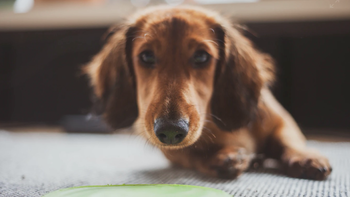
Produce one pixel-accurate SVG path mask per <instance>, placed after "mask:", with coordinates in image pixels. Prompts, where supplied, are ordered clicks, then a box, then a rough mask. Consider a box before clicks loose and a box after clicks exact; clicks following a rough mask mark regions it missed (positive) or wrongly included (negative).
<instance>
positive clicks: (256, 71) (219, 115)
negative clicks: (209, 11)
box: [211, 25, 274, 131]
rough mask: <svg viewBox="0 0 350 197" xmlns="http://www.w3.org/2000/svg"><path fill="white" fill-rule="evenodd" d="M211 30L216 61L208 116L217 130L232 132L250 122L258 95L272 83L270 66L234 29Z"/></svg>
mask: <svg viewBox="0 0 350 197" xmlns="http://www.w3.org/2000/svg"><path fill="white" fill-rule="evenodd" d="M214 30H215V34H216V36H217V39H218V40H219V42H218V43H219V46H220V49H219V54H220V59H219V61H218V64H217V68H216V73H215V84H214V92H213V95H212V100H211V112H212V114H213V120H214V122H215V123H216V124H217V126H218V127H219V128H220V129H222V130H225V131H232V130H235V129H238V128H241V127H243V126H247V125H248V124H249V122H250V121H252V120H254V118H255V116H256V112H257V105H258V101H259V97H260V91H261V89H262V88H263V86H265V85H266V86H267V85H268V83H270V82H271V81H272V80H273V73H274V72H273V64H272V63H271V61H270V59H271V58H269V56H267V55H265V54H262V53H260V52H258V51H257V50H255V49H254V47H253V46H252V44H251V42H250V41H249V40H248V39H247V38H245V37H244V36H243V35H242V34H241V33H240V32H239V31H238V30H237V29H235V28H233V27H231V26H230V25H225V27H223V26H221V25H219V26H218V27H217V28H215V29H214Z"/></svg>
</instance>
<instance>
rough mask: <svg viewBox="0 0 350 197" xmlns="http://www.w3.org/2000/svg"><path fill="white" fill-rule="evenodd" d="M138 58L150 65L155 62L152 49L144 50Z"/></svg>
mask: <svg viewBox="0 0 350 197" xmlns="http://www.w3.org/2000/svg"><path fill="white" fill-rule="evenodd" d="M139 58H140V60H141V61H142V62H143V63H145V64H147V65H152V66H153V64H155V63H156V57H155V55H154V53H153V52H152V51H144V52H142V53H141V54H140V55H139Z"/></svg>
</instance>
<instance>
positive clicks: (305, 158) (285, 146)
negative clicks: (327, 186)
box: [264, 92, 332, 180]
mask: <svg viewBox="0 0 350 197" xmlns="http://www.w3.org/2000/svg"><path fill="white" fill-rule="evenodd" d="M264 101H265V103H266V104H267V106H268V108H269V109H270V110H271V112H272V113H271V114H272V117H273V118H272V119H271V122H272V123H273V124H272V125H274V126H273V128H274V129H272V133H271V135H270V138H269V140H268V141H267V144H266V145H267V147H268V148H267V151H266V154H267V156H270V157H273V158H276V159H279V160H281V161H282V165H283V166H284V169H285V172H286V174H287V175H288V176H290V177H295V178H306V179H315V180H322V179H325V178H327V176H328V175H329V174H330V173H331V172H332V167H331V166H330V164H329V161H328V159H327V158H326V157H324V156H323V155H321V154H319V153H318V152H317V151H315V150H311V149H309V148H307V147H306V143H305V142H306V140H305V137H304V136H303V134H302V133H301V131H300V129H299V127H298V125H297V124H296V123H295V121H294V120H293V118H292V117H291V116H290V115H289V113H288V112H287V111H286V110H285V109H283V107H282V106H281V105H280V104H279V103H278V102H277V101H276V100H275V98H274V97H273V96H272V94H271V93H270V92H265V94H264Z"/></svg>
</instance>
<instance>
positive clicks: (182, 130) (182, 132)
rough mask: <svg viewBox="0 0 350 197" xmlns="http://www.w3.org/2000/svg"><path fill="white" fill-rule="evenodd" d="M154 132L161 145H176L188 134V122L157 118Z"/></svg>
mask: <svg viewBox="0 0 350 197" xmlns="http://www.w3.org/2000/svg"><path fill="white" fill-rule="evenodd" d="M154 132H155V134H156V136H157V138H158V139H159V141H161V142H162V143H164V144H178V143H180V142H181V141H182V140H183V139H184V138H185V137H186V135H187V133H188V122H187V121H186V120H184V119H178V120H169V119H167V118H158V119H156V121H155V122H154Z"/></svg>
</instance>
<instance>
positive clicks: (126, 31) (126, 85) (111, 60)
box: [83, 26, 138, 129]
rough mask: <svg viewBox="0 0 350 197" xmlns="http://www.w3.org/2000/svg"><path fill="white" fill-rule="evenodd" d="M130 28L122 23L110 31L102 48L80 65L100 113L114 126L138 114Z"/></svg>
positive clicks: (121, 125)
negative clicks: (89, 60) (84, 63)
mask: <svg viewBox="0 0 350 197" xmlns="http://www.w3.org/2000/svg"><path fill="white" fill-rule="evenodd" d="M113 31H115V29H114V30H113ZM133 32H134V28H133V27H129V26H124V27H122V28H120V29H119V30H118V31H116V33H114V34H112V35H110V36H109V38H108V42H107V43H106V44H105V46H104V47H103V48H102V50H101V51H100V52H99V53H98V54H97V55H96V56H95V57H93V59H92V61H91V62H90V63H89V64H88V65H86V66H85V67H84V68H83V71H84V72H85V73H86V74H87V75H88V76H89V78H90V82H91V85H92V87H93V89H94V94H95V97H96V101H97V104H98V105H99V108H100V112H99V113H103V116H104V118H105V120H106V121H107V123H108V124H109V125H110V126H111V127H112V128H114V129H118V128H123V127H128V126H131V124H132V123H133V122H134V121H135V120H136V118H137V116H138V107H137V101H136V87H135V86H136V85H135V79H134V71H133V66H132V61H131V50H132V43H131V42H132V40H131V39H132V34H133Z"/></svg>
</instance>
